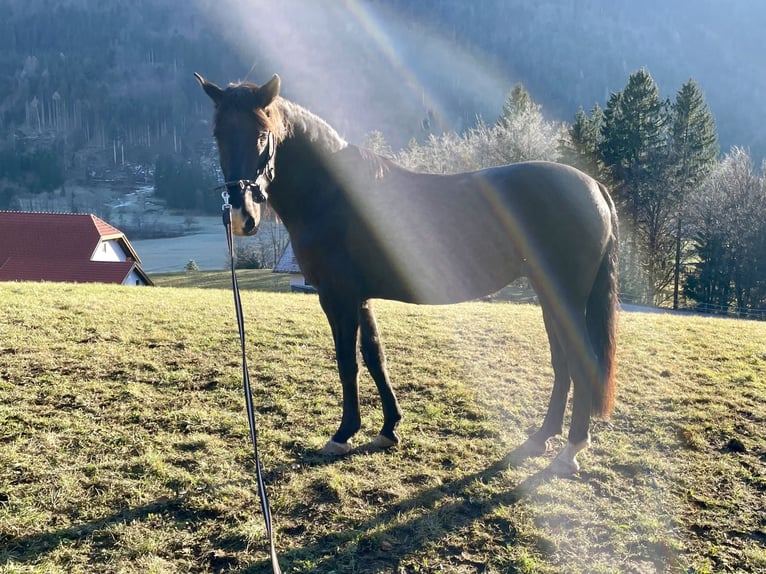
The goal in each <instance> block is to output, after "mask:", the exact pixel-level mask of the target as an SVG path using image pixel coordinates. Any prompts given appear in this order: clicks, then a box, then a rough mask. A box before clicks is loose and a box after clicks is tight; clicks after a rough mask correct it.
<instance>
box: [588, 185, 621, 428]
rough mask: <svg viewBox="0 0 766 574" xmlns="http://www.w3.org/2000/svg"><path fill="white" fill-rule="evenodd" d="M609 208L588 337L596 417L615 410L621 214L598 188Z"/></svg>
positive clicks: (592, 299) (604, 192) (595, 283)
mask: <svg viewBox="0 0 766 574" xmlns="http://www.w3.org/2000/svg"><path fill="white" fill-rule="evenodd" d="M598 185H599V188H600V189H601V193H602V195H603V196H604V200H605V201H606V202H607V204H608V205H609V211H610V219H611V222H610V223H611V226H612V233H611V235H610V237H609V242H608V244H607V247H606V252H605V253H604V256H603V258H602V260H601V265H600V266H599V269H598V273H597V274H596V281H595V282H594V284H593V289H592V290H591V293H590V296H589V297H588V304H587V307H586V322H587V325H588V334H589V335H590V340H591V343H592V345H593V350H594V351H595V353H596V358H597V359H598V367H599V380H598V382H597V384H596V385H595V386H594V387H593V396H592V402H593V414H594V415H597V416H602V417H607V416H609V414H610V413H611V412H612V409H613V408H614V399H615V392H616V388H615V387H616V385H615V367H616V363H615V352H616V349H617V294H618V286H617V270H618V269H617V243H618V228H617V212H616V210H615V208H614V202H613V201H612V198H611V197H610V196H609V192H608V191H607V189H606V187H604V186H603V185H602V184H601V183H599V184H598Z"/></svg>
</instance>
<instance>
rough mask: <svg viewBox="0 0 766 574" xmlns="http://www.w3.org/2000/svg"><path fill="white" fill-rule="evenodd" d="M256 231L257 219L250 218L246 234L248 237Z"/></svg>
mask: <svg viewBox="0 0 766 574" xmlns="http://www.w3.org/2000/svg"><path fill="white" fill-rule="evenodd" d="M254 231H255V219H253V218H252V217H248V218H247V220H246V221H245V227H244V232H245V234H246V235H250V234H251V233H253V232H254Z"/></svg>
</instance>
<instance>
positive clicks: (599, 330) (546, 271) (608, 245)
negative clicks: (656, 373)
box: [195, 73, 618, 474]
mask: <svg viewBox="0 0 766 574" xmlns="http://www.w3.org/2000/svg"><path fill="white" fill-rule="evenodd" d="M195 77H196V78H197V80H198V82H199V83H200V85H201V87H202V89H203V90H204V92H205V93H206V94H207V96H208V97H209V98H210V99H211V100H212V101H213V104H214V113H213V137H214V139H215V141H216V143H217V147H218V152H219V157H220V166H221V170H222V172H223V175H224V178H225V184H224V186H225V188H226V190H227V191H228V194H229V197H230V202H231V203H230V204H231V206H232V207H231V211H232V216H231V217H232V229H233V231H234V233H235V234H237V235H252V234H254V233H256V231H257V230H258V226H259V223H260V218H261V207H262V205H263V204H264V203H266V202H267V203H268V205H269V206H270V207H271V208H272V209H273V211H274V212H275V213H276V214H277V215H278V216H279V218H280V219H281V220H282V222H283V223H284V225H285V227H286V228H287V231H288V233H289V236H290V241H291V242H292V247H293V251H294V253H295V256H296V258H297V260H298V263H299V265H300V268H301V271H302V272H303V274H304V276H305V277H306V279H307V281H308V282H310V283H311V284H312V285H313V286H314V287H315V288H316V290H317V293H318V296H319V303H320V305H321V308H322V310H323V311H324V313H325V315H326V317H327V320H328V321H329V323H330V328H331V331H332V336H333V340H334V344H335V354H336V361H337V368H338V373H339V376H340V381H341V385H342V389H343V412H342V416H341V421H340V425H339V427H338V430H337V432H336V433H335V434H334V435H333V436H332V437H331V438H330V440H329V441H328V442H327V444H326V445H325V446H324V448H323V451H324V452H325V453H328V454H331V455H342V454H345V453H348V452H349V451H350V450H351V448H352V447H351V444H350V439H351V438H352V437H353V436H354V435H355V434H356V433H357V432H358V431H359V430H360V427H361V416H360V410H359V391H358V377H359V351H360V348H361V356H362V358H363V360H364V363H365V365H366V367H367V369H368V371H369V373H370V375H371V376H372V379H373V380H374V382H375V385H376V387H377V391H378V393H379V395H380V400H381V403H382V409H383V427H382V429H381V431H380V434H379V435H378V436H377V437H376V438H375V439H374V440H373V442H372V446H373V447H376V448H388V447H392V446H395V445H397V444H398V443H399V442H400V437H399V434H398V432H397V426H398V424H399V422H400V420H401V418H402V410H401V408H400V406H399V403H398V401H397V398H396V395H395V394H394V390H393V387H392V386H391V382H390V380H389V375H388V371H387V366H386V357H385V354H384V351H383V347H382V346H381V341H380V334H379V330H378V325H377V321H376V318H375V314H374V312H373V306H372V300H374V299H389V300H398V301H403V302H407V303H418V304H447V303H457V302H462V301H468V300H472V299H477V298H481V297H485V296H488V295H490V294H492V293H495V292H497V291H498V290H500V289H502V288H503V287H505V286H506V285H508V284H509V283H510V282H512V281H513V280H515V279H516V278H519V277H522V276H525V277H527V278H528V280H529V282H530V283H531V285H532V287H533V288H534V289H535V292H536V293H537V296H538V300H539V304H540V307H541V308H542V316H543V321H544V325H545V328H546V332H547V336H548V341H549V344H550V354H551V362H552V365H553V371H554V381H553V390H552V393H551V397H550V402H549V405H548V410H547V413H546V415H545V418H544V420H543V423H542V425H541V427H540V428H539V430H537V431H536V432H534V433H532V434H531V435H530V436H529V437H528V438H527V440H526V441H525V442H524V444H523V445H521V447H520V450H521V452H523V453H525V455H526V456H533V455H541V454H543V453H545V452H546V451H547V449H548V447H549V439H550V438H551V437H553V436H555V435H558V434H561V433H562V432H563V430H562V429H563V424H564V423H563V420H564V413H565V409H566V403H567V397H568V395H569V390H570V385H571V383H573V387H574V390H573V405H572V417H571V424H570V428H569V434H568V438H567V444H566V446H565V447H564V448H563V449H562V450H561V451H560V452H559V453H558V454H557V456H556V457H555V458H554V459H553V461H552V462H551V465H550V468H552V469H553V471H554V472H557V473H560V474H571V473H575V472H577V471H578V469H579V463H578V461H577V458H576V457H577V455H578V453H579V452H580V451H581V450H583V449H584V448H585V447H587V446H588V445H589V444H590V420H591V417H592V416H601V417H607V416H608V415H609V414H610V412H611V411H612V409H613V406H614V399H615V350H616V336H615V334H616V315H617V243H618V237H617V233H618V229H617V213H616V211H615V206H614V203H613V201H612V199H611V197H610V195H609V193H608V191H607V189H606V188H605V186H604V185H602V184H601V183H600V182H598V181H596V180H595V179H593V178H591V177H590V176H588V175H586V174H584V173H582V172H580V171H579V170H577V169H575V168H573V167H569V166H566V165H563V164H557V163H552V162H542V161H531V162H522V163H515V164H510V165H505V166H501V167H493V168H489V169H482V170H479V171H473V172H466V173H456V174H452V175H438V174H426V173H417V172H414V171H410V170H407V169H405V168H404V167H401V166H399V165H398V164H396V163H395V162H394V161H393V160H391V159H388V158H386V157H382V156H380V155H377V154H375V153H373V152H372V151H369V150H367V149H364V148H362V147H358V146H356V145H352V144H350V143H347V142H346V141H345V140H344V138H343V137H341V136H340V135H339V133H338V132H337V131H336V130H335V129H333V128H332V127H331V126H330V125H329V124H328V123H327V122H326V121H324V120H323V119H322V118H320V117H318V116H317V115H315V114H313V113H311V112H310V111H308V110H307V109H306V108H304V107H302V106H300V105H298V104H296V103H294V102H292V101H290V100H288V99H286V98H283V97H282V96H280V90H281V80H280V78H279V76H278V75H276V74H275V75H274V76H273V78H271V80H269V81H268V82H267V83H266V84H263V85H261V86H259V85H257V84H253V83H249V82H237V83H232V84H229V85H228V86H227V87H226V88H221V87H219V86H218V85H216V84H214V83H212V82H209V81H207V80H205V79H204V78H203V77H202V76H201V75H199V74H196V73H195ZM222 187H223V186H222Z"/></svg>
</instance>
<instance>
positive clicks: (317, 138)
mask: <svg viewBox="0 0 766 574" xmlns="http://www.w3.org/2000/svg"><path fill="white" fill-rule="evenodd" d="M272 108H274V112H272V115H275V114H276V115H278V116H279V117H280V118H281V122H280V121H279V119H278V118H276V117H274V118H272V120H273V121H274V122H275V123H281V124H282V125H283V126H284V131H283V133H277V136H278V137H279V138H280V139H285V138H293V137H302V138H306V139H307V140H308V141H309V142H311V143H312V144H313V145H315V146H318V147H320V148H322V149H325V150H327V151H329V152H331V153H335V152H337V151H340V150H341V149H343V148H345V147H346V146H347V145H348V143H347V142H346V140H344V139H343V138H342V137H341V136H340V134H339V133H338V132H337V131H335V128H333V127H332V126H331V125H330V124H328V123H327V122H326V121H324V120H323V119H322V118H320V117H319V116H317V115H316V114H313V113H311V112H310V111H309V110H307V109H306V108H304V107H302V106H299V105H298V104H296V103H294V102H291V101H290V100H286V99H284V98H281V97H278V98H277V99H276V100H275V101H274V103H273V105H272Z"/></svg>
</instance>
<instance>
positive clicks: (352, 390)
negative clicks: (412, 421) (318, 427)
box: [319, 295, 362, 454]
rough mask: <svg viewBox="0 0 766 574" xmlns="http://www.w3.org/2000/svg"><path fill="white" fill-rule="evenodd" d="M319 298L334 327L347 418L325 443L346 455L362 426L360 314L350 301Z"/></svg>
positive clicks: (329, 451) (330, 450)
mask: <svg viewBox="0 0 766 574" xmlns="http://www.w3.org/2000/svg"><path fill="white" fill-rule="evenodd" d="M319 300H320V303H321V305H322V309H323V310H324V312H325V315H327V319H328V321H329V322H330V328H331V329H332V335H333V339H334V341H335V357H336V360H337V362H338V373H339V375H340V382H341V384H342V385H343V417H342V418H341V422H340V427H338V431H337V432H336V433H335V434H334V435H333V437H332V438H331V439H330V440H329V441H328V442H327V444H325V446H324V449H323V452H325V453H327V454H346V453H347V452H348V451H349V450H351V446H350V445H349V443H348V440H349V439H350V438H351V437H352V436H354V435H355V434H356V433H357V431H358V430H359V428H360V427H361V425H362V422H361V420H362V419H361V414H360V412H359V360H358V356H357V355H358V349H357V341H358V333H359V316H358V314H357V310H356V306H355V305H353V304H351V305H349V304H348V302H347V301H343V302H339V301H338V300H337V299H333V300H330V298H327V297H322V296H321V295H320V299H319Z"/></svg>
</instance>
